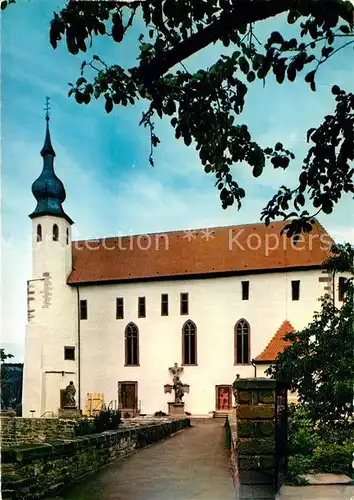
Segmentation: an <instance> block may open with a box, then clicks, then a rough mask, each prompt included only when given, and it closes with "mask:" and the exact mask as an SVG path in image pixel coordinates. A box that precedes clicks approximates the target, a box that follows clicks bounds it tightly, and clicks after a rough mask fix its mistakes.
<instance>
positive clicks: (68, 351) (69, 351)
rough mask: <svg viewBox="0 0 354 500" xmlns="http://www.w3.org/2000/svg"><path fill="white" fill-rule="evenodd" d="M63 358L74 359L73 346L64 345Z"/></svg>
mask: <svg viewBox="0 0 354 500" xmlns="http://www.w3.org/2000/svg"><path fill="white" fill-rule="evenodd" d="M64 359H69V360H71V361H74V360H75V347H71V346H65V347H64Z"/></svg>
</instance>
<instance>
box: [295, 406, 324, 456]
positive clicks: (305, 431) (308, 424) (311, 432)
mask: <svg viewBox="0 0 354 500" xmlns="http://www.w3.org/2000/svg"><path fill="white" fill-rule="evenodd" d="M288 424H289V425H288V427H289V428H288V436H289V443H288V450H289V454H290V455H293V454H296V455H298V454H301V455H311V454H312V453H313V451H314V449H315V447H316V445H317V444H318V443H319V440H320V438H319V436H318V434H317V433H316V431H315V429H314V427H313V422H312V420H311V419H310V417H309V413H308V411H307V410H306V408H304V407H303V406H299V405H289V420H288Z"/></svg>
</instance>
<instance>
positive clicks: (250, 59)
mask: <svg viewBox="0 0 354 500" xmlns="http://www.w3.org/2000/svg"><path fill="white" fill-rule="evenodd" d="M14 2H15V0H8V1H2V3H1V6H2V7H3V8H4V7H6V6H7V4H8V3H14ZM281 13H284V14H287V21H288V23H289V24H294V25H295V26H296V27H297V28H298V35H297V37H296V38H291V39H287V38H286V37H285V38H284V36H283V35H282V34H281V33H279V32H272V33H269V38H268V39H267V41H266V42H265V43H261V42H260V41H259V40H258V38H257V33H256V31H257V25H258V24H259V23H261V22H262V21H264V20H266V19H269V18H271V17H273V16H275V15H277V14H281ZM141 20H143V23H144V24H145V27H146V30H145V32H144V33H143V34H141V35H140V37H139V38H138V40H137V48H138V49H139V50H138V52H139V55H138V63H136V64H135V65H133V64H132V66H131V67H122V66H120V65H119V64H114V65H111V66H109V65H107V64H106V63H105V61H104V60H103V58H102V57H100V56H98V55H95V56H93V59H92V60H90V61H84V62H83V63H82V66H81V76H80V77H79V78H78V80H77V82H76V84H75V85H72V86H71V87H72V88H71V89H70V92H69V95H73V96H74V98H75V99H76V101H77V102H78V103H79V104H89V103H90V101H91V99H92V98H95V99H99V98H103V102H104V106H105V110H106V112H107V113H110V112H111V111H112V110H113V108H114V106H119V105H120V106H128V105H131V106H134V104H135V103H136V102H137V100H139V99H142V100H145V101H146V102H147V107H146V111H145V112H144V113H143V116H142V118H141V121H140V124H141V125H144V126H145V127H147V128H148V129H149V132H150V138H151V152H150V157H149V160H150V163H151V165H153V164H154V162H153V156H152V152H153V148H154V147H156V146H157V145H158V144H159V142H160V140H159V138H158V137H157V135H156V134H155V132H154V120H155V119H156V117H159V118H162V117H164V116H168V117H170V123H171V126H172V127H173V128H174V132H175V136H176V138H177V139H179V138H182V139H183V140H184V142H185V144H186V145H187V146H190V145H191V144H192V143H193V145H194V146H195V147H196V149H197V150H198V152H199V157H200V160H201V163H202V164H203V165H204V169H205V172H207V173H212V174H214V175H215V177H216V186H217V188H218V189H219V191H220V199H221V203H222V206H223V208H227V207H229V206H231V205H233V204H234V203H236V205H237V207H238V209H239V208H240V207H241V203H242V200H243V198H244V197H245V194H246V193H245V190H244V189H243V188H242V186H240V185H239V183H238V181H237V171H236V170H235V169H234V168H233V167H234V166H235V164H237V163H247V164H248V165H249V166H250V167H251V168H252V172H253V175H254V176H255V177H259V176H260V175H261V174H262V173H263V171H264V168H265V166H266V164H267V163H270V165H271V166H272V167H274V168H281V169H286V168H288V166H289V165H290V163H291V162H292V161H293V160H294V159H295V156H294V154H293V153H292V152H291V151H289V150H287V149H286V148H285V147H284V146H283V144H281V143H280V142H278V143H277V144H275V145H269V146H267V147H265V148H264V147H261V146H260V145H259V144H258V143H257V142H256V141H255V140H253V139H252V135H251V131H250V130H249V128H248V127H247V125H246V124H243V123H242V120H241V117H240V115H241V114H242V111H243V109H244V106H245V102H246V99H247V90H248V86H249V85H252V83H253V82H254V81H255V80H257V79H260V80H262V81H263V82H264V83H265V82H266V80H267V78H269V76H270V75H271V73H274V75H275V77H276V80H277V82H278V83H279V84H283V83H285V82H290V83H291V82H294V81H295V80H296V78H298V77H304V79H305V81H306V82H307V84H308V85H309V86H310V87H311V89H312V90H313V91H316V74H317V72H318V70H319V68H320V67H321V65H322V64H323V63H325V62H326V61H327V60H328V59H329V58H331V57H333V56H334V55H335V54H336V53H337V52H338V51H339V50H341V49H343V48H344V47H348V46H349V45H352V44H353V43H354V36H353V5H352V3H351V2H350V1H348V0H347V1H345V0H252V1H251V0H164V1H162V0H150V1H142V2H138V1H131V2H125V1H120V2H110V1H104V2H99V1H85V2H83V1H69V2H68V3H67V4H66V5H65V7H64V8H63V9H62V10H61V11H60V12H55V13H54V18H53V20H52V22H51V27H50V43H51V45H52V46H53V48H54V49H55V48H56V47H57V45H58V43H59V42H61V41H63V40H65V42H66V45H67V48H68V50H69V52H71V53H72V54H78V53H80V52H83V53H85V52H86V50H87V47H88V46H90V47H91V46H92V44H93V42H94V39H95V37H100V36H101V37H110V39H111V40H112V43H123V44H124V42H125V41H126V34H127V32H128V30H129V29H130V28H131V27H132V26H134V25H140V23H141ZM216 42H222V43H223V44H224V45H225V46H226V47H228V46H232V48H233V49H234V50H233V52H232V53H231V55H221V57H220V58H219V59H218V60H216V61H214V62H213V64H211V65H210V67H209V68H207V69H205V70H204V69H200V70H199V71H197V72H195V73H190V72H189V71H188V70H187V69H186V67H185V66H184V64H183V62H184V61H185V60H186V59H187V58H188V57H190V56H192V55H193V54H196V53H199V52H201V51H203V49H205V48H206V47H208V46H209V45H210V44H213V43H216ZM348 60H349V59H348ZM332 93H333V96H334V97H333V98H334V101H335V110H334V112H333V114H328V115H326V116H325V117H324V120H323V122H322V123H321V124H320V125H318V124H317V126H316V124H315V125H314V127H313V128H311V129H310V130H308V131H307V142H308V143H309V149H308V153H307V155H306V157H305V158H304V159H303V161H302V167H301V173H300V175H299V181H298V184H297V186H295V187H294V188H293V189H290V188H287V187H286V186H281V187H280V189H279V191H278V192H277V193H276V194H275V195H274V197H273V198H272V199H271V200H270V201H269V203H268V204H267V206H266V207H265V208H264V210H263V211H262V219H263V220H264V221H265V223H266V224H269V223H270V222H271V221H272V220H273V219H274V218H278V217H283V218H284V219H288V218H290V219H292V220H291V222H290V223H289V226H288V228H287V229H288V234H289V236H290V235H292V234H294V233H298V232H300V231H301V230H304V231H311V228H312V223H313V217H314V215H316V214H318V213H319V212H321V211H322V212H324V213H326V214H329V213H331V212H332V210H333V208H334V206H335V204H336V203H337V202H338V200H339V199H340V198H341V196H342V194H343V193H348V192H354V185H353V172H354V169H353V168H351V165H350V164H351V162H352V161H353V159H354V95H353V94H352V93H350V92H347V91H345V90H344V89H340V88H339V87H338V86H337V85H334V86H333V88H332ZM306 201H308V202H309V205H311V206H312V207H313V209H314V210H311V211H312V212H314V213H311V214H310V213H309V212H308V211H307V210H304V206H305V203H306Z"/></svg>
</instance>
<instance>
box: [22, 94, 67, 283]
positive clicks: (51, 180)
mask: <svg viewBox="0 0 354 500" xmlns="http://www.w3.org/2000/svg"><path fill="white" fill-rule="evenodd" d="M45 118H46V132H45V140H44V145H43V148H42V150H41V156H42V158H43V168H42V172H41V173H40V175H39V177H38V178H37V179H36V180H35V181H34V183H33V184H32V193H33V196H34V197H35V199H36V201H37V206H36V208H35V209H34V211H33V212H32V213H31V214H30V218H31V219H32V247H33V273H34V278H39V277H41V276H42V275H43V273H47V274H48V273H50V274H55V273H56V271H58V272H59V270H60V269H61V270H60V274H61V278H62V279H65V280H66V278H67V276H68V274H69V273H70V272H71V270H72V256H71V225H72V224H73V221H72V220H71V218H70V217H69V216H68V215H67V214H66V213H65V212H64V209H63V207H62V204H63V203H64V201H65V198H66V193H65V189H64V185H63V183H62V181H61V180H60V179H59V178H58V177H57V176H56V174H55V172H54V157H55V151H54V149H53V146H52V141H51V138H50V131H49V98H47V103H46V117H45Z"/></svg>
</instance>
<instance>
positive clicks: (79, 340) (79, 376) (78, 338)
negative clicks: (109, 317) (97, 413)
mask: <svg viewBox="0 0 354 500" xmlns="http://www.w3.org/2000/svg"><path fill="white" fill-rule="evenodd" d="M76 292H77V385H78V406H79V410H81V331H80V329H81V322H80V291H79V286H78V285H77V286H76Z"/></svg>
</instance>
